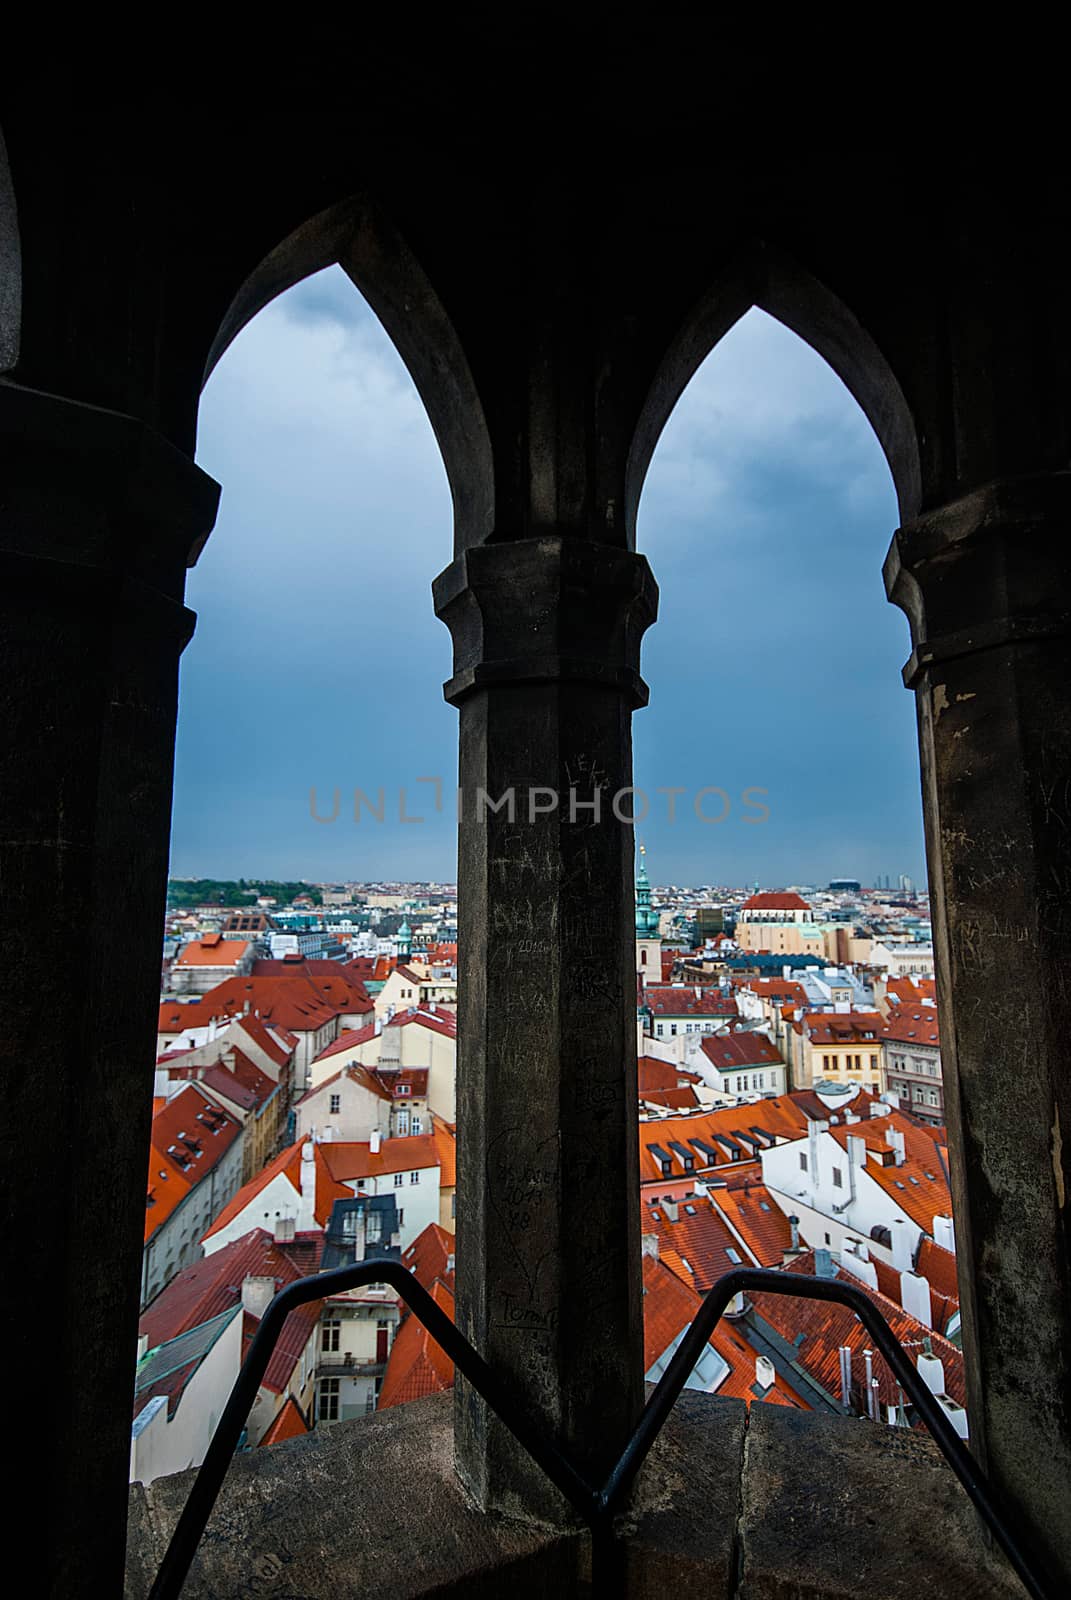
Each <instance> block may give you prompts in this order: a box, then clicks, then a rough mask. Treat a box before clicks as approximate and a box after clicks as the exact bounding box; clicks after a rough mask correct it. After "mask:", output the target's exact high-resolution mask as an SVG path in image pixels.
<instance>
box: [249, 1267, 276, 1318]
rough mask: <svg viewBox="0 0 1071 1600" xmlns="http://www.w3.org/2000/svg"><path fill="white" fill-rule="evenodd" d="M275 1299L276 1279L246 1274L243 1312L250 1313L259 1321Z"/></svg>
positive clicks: (250, 1273)
mask: <svg viewBox="0 0 1071 1600" xmlns="http://www.w3.org/2000/svg"><path fill="white" fill-rule="evenodd" d="M274 1298H275V1279H274V1278H258V1277H256V1276H255V1274H254V1273H252V1272H247V1273H246V1275H245V1277H244V1278H243V1279H242V1310H243V1311H248V1312H249V1315H250V1316H251V1317H256V1318H257V1320H258V1321H259V1320H260V1318H261V1317H262V1316H263V1315H264V1313H265V1311H267V1309H268V1307H269V1306H270V1305H271V1302H272V1301H273V1300H274Z"/></svg>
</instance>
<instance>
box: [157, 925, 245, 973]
mask: <svg viewBox="0 0 1071 1600" xmlns="http://www.w3.org/2000/svg"><path fill="white" fill-rule="evenodd" d="M248 950H249V940H248V939H222V938H221V937H220V936H219V934H218V933H210V934H207V935H206V936H205V937H204V938H203V939H191V940H190V942H189V944H185V945H183V947H182V949H181V950H180V951H179V953H178V955H177V956H176V957H175V965H176V967H236V966H237V965H238V963H239V961H241V959H242V957H243V956H244V955H246V953H247V952H248Z"/></svg>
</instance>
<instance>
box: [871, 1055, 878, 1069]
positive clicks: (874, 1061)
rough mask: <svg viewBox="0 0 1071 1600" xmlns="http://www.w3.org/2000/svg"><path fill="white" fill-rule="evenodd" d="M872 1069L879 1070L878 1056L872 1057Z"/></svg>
mask: <svg viewBox="0 0 1071 1600" xmlns="http://www.w3.org/2000/svg"><path fill="white" fill-rule="evenodd" d="M870 1070H871V1072H877V1070H878V1058H877V1056H871V1058H870Z"/></svg>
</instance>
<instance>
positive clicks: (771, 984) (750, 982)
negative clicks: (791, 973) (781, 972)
mask: <svg viewBox="0 0 1071 1600" xmlns="http://www.w3.org/2000/svg"><path fill="white" fill-rule="evenodd" d="M730 981H731V982H732V985H733V987H734V988H736V989H750V990H751V992H752V994H754V995H756V996H757V997H758V998H759V999H760V1000H769V1001H771V1002H772V1003H774V1004H777V1003H780V1004H781V1005H783V1006H789V1005H790V1006H805V1005H806V1004H807V991H806V989H805V988H804V987H803V985H802V983H796V982H795V981H794V980H793V979H791V978H749V977H747V976H746V975H737V974H735V973H734V974H733V975H732V977H731V980H730Z"/></svg>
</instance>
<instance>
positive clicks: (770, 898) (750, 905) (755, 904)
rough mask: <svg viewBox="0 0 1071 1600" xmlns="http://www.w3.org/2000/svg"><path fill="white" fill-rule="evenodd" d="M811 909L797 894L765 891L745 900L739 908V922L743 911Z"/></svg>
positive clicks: (744, 919)
mask: <svg viewBox="0 0 1071 1600" xmlns="http://www.w3.org/2000/svg"><path fill="white" fill-rule="evenodd" d="M810 909H811V908H810V906H809V905H808V904H807V902H806V900H801V899H800V897H799V895H798V894H784V893H779V892H778V891H776V890H771V889H766V890H763V891H762V893H761V894H753V895H752V896H751V898H750V900H745V901H744V903H743V905H742V906H741V907H740V911H741V920H742V921H746V920H747V919H746V918H745V917H744V916H743V913H744V912H745V911H809V910H810Z"/></svg>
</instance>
